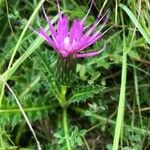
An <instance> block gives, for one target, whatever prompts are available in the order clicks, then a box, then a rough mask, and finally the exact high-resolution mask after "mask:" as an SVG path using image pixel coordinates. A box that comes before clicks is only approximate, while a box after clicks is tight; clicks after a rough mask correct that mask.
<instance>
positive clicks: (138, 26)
mask: <svg viewBox="0 0 150 150" xmlns="http://www.w3.org/2000/svg"><path fill="white" fill-rule="evenodd" d="M119 7H121V8H122V9H123V10H124V11H125V12H126V13H127V15H128V16H129V17H130V19H131V21H132V22H133V23H134V25H135V26H136V27H137V28H138V30H139V31H140V33H141V34H142V36H143V38H144V39H145V41H146V42H147V43H149V44H150V37H149V36H148V35H147V33H146V32H145V30H144V29H143V27H142V26H141V24H140V23H139V21H138V19H137V18H136V17H135V15H134V14H133V13H132V11H131V10H130V9H129V8H128V7H127V6H125V5H123V4H120V5H119Z"/></svg>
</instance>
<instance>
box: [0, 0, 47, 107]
mask: <svg viewBox="0 0 150 150" xmlns="http://www.w3.org/2000/svg"><path fill="white" fill-rule="evenodd" d="M44 1H45V0H41V1H40V2H39V4H38V5H37V7H36V8H35V10H34V12H33V13H32V15H31V17H30V18H29V20H28V21H27V23H26V25H25V27H24V29H23V31H22V33H21V35H20V37H19V39H18V42H17V44H16V46H15V48H14V51H13V53H12V56H11V59H10V62H9V65H8V68H7V70H9V68H10V67H11V65H12V62H13V60H14V57H15V55H16V52H17V50H18V48H19V46H20V45H21V42H22V39H23V37H24V35H25V32H26V31H27V29H28V27H29V25H30V24H31V22H32V21H33V19H34V18H35V16H36V14H37V12H38V11H39V9H40V7H41V5H42V4H43V2H44ZM6 4H7V3H6ZM6 6H7V5H6ZM6 76H7V74H6ZM6 78H7V77H6ZM0 86H1V85H0ZM4 88H5V86H4V85H2V88H1V87H0V90H1V94H0V107H1V103H2V99H3V93H4Z"/></svg>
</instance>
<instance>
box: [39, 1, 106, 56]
mask: <svg viewBox="0 0 150 150" xmlns="http://www.w3.org/2000/svg"><path fill="white" fill-rule="evenodd" d="M57 2H58V1H57ZM92 3H93V0H92V2H91V5H90V9H89V11H88V12H87V14H86V16H85V17H84V18H83V19H82V20H77V19H74V20H73V23H72V26H71V28H70V30H69V27H68V22H69V19H68V16H63V15H62V13H61V11H60V6H59V3H58V11H59V18H58V22H57V26H56V28H55V27H54V26H53V25H52V24H51V22H50V19H49V17H48V16H47V14H46V12H45V9H44V7H43V12H44V16H45V18H46V20H47V23H48V25H49V31H50V33H51V35H50V36H49V35H48V33H46V31H45V29H44V28H40V30H39V32H37V34H38V35H39V36H41V37H42V38H43V39H44V40H45V41H46V42H47V43H48V44H49V45H50V46H51V47H53V48H54V50H55V51H56V52H57V53H59V54H60V55H61V56H62V57H63V58H66V57H68V56H72V57H73V58H81V57H90V56H95V55H98V54H99V53H100V52H101V51H103V50H104V49H105V47H106V45H104V47H103V48H102V49H101V50H100V51H93V52H88V53H82V51H83V50H84V49H86V48H88V47H89V46H91V45H92V44H94V43H95V42H96V41H98V40H99V39H100V38H101V37H102V35H103V34H104V33H106V32H107V30H106V31H105V32H103V33H101V29H102V28H103V27H104V26H105V24H106V22H107V18H108V17H105V16H106V13H107V12H106V13H105V15H103V16H102V17H100V16H101V14H99V15H98V17H97V20H96V21H95V23H94V24H93V25H92V26H91V27H90V26H84V24H85V21H86V19H87V16H88V14H89V12H90V10H91V8H92ZM104 18H105V21H104V22H103V25H102V26H101V28H100V29H99V30H97V31H95V30H96V28H97V27H98V25H99V24H100V22H101V21H102V20H104Z"/></svg>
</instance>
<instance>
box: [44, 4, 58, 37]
mask: <svg viewBox="0 0 150 150" xmlns="http://www.w3.org/2000/svg"><path fill="white" fill-rule="evenodd" d="M42 9H43V13H44V16H45V18H46V20H47V22H48V25H49V30H50V32H51V35H52V37H53V39H54V40H55V38H56V31H55V29H54V27H53V26H52V24H51V22H50V19H49V17H48V16H47V14H46V12H45V9H44V6H42Z"/></svg>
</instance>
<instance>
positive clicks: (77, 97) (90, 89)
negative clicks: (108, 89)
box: [69, 85, 104, 103]
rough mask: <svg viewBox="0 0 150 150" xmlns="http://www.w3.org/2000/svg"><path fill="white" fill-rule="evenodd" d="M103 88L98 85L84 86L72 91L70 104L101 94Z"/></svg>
mask: <svg viewBox="0 0 150 150" xmlns="http://www.w3.org/2000/svg"><path fill="white" fill-rule="evenodd" d="M103 89H104V87H103V86H100V85H84V86H79V87H77V88H75V89H73V96H72V97H71V98H70V100H69V101H70V103H73V102H78V103H79V102H81V101H86V100H87V99H88V98H91V97H93V96H94V95H95V94H98V93H101V92H102V91H103Z"/></svg>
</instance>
